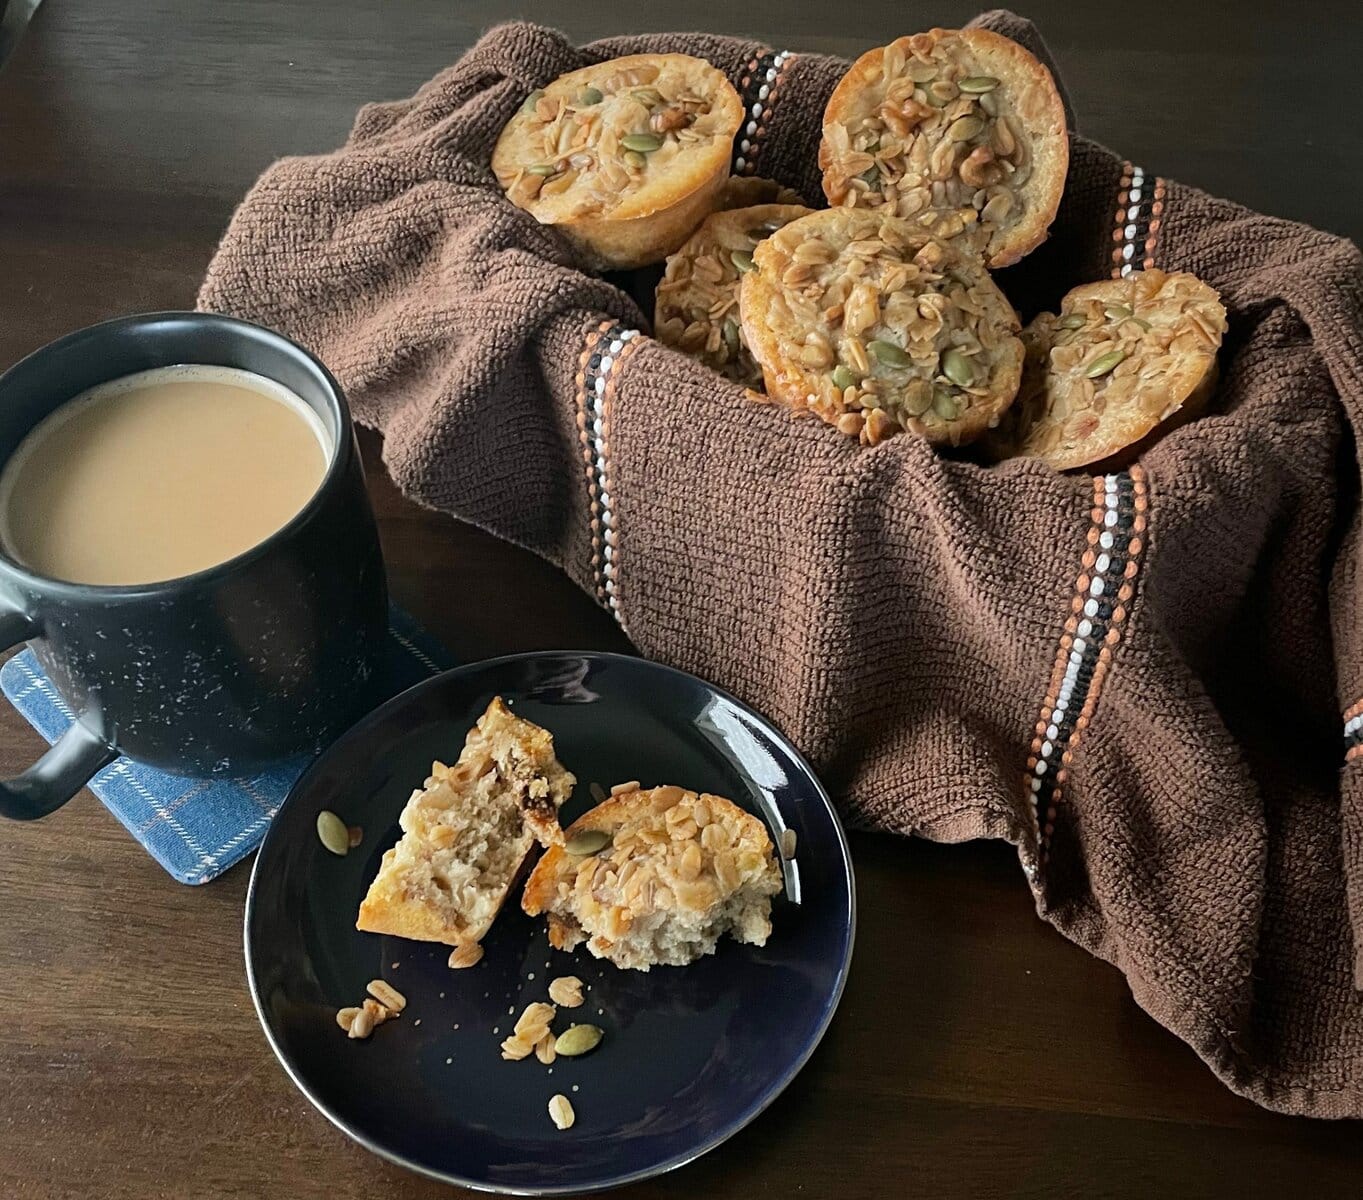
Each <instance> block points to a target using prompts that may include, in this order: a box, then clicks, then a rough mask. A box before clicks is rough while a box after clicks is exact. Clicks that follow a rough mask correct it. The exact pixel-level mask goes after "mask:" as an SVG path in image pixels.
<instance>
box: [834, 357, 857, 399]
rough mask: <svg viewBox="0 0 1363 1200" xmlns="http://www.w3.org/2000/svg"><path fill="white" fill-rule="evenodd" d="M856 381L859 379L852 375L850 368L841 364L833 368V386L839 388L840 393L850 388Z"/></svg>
mask: <svg viewBox="0 0 1363 1200" xmlns="http://www.w3.org/2000/svg"><path fill="white" fill-rule="evenodd" d="M856 381H857V377H856V376H855V375H853V374H852V372H851V370H850V369H849V368H847V367H844V366H843V365H842V364H841V363H839V364H838V365H837V366H836V367H834V368H833V386H834V387H835V388H837V389H838V391H840V392H841V391H843V390H845V389H846V388H850V387H851V386H852V385H853V384H854V383H856Z"/></svg>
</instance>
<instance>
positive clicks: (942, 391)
mask: <svg viewBox="0 0 1363 1200" xmlns="http://www.w3.org/2000/svg"><path fill="white" fill-rule="evenodd" d="M932 411H933V412H935V413H936V414H937V415H938V416H939V417H941V418H942V420H944V421H954V420H955V419H956V418H957V417H959V416H960V415H961V400H960V397H959V396H957V395H956V394H955V393H953V392H951V391H950V390H949V389H947V388H944V387H936V388H933V389H932Z"/></svg>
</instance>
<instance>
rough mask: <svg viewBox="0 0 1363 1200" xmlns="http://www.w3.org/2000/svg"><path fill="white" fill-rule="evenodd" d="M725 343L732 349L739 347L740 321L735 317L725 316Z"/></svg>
mask: <svg viewBox="0 0 1363 1200" xmlns="http://www.w3.org/2000/svg"><path fill="white" fill-rule="evenodd" d="M724 344H725V345H726V346H728V347H729V349H730V350H737V349H738V344H739V343H738V322H737V321H735V320H734V319H733V317H725V318H724Z"/></svg>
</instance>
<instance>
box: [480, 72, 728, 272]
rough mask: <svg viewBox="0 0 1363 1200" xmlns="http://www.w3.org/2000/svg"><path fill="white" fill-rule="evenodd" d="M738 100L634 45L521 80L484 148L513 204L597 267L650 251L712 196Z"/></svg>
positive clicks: (684, 230) (720, 181)
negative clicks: (527, 84) (523, 92)
mask: <svg viewBox="0 0 1363 1200" xmlns="http://www.w3.org/2000/svg"><path fill="white" fill-rule="evenodd" d="M742 119H743V104H742V101H741V100H739V98H738V93H737V92H735V91H734V89H733V87H732V86H731V85H730V83H729V81H728V80H727V79H726V78H725V77H724V76H723V75H722V74H721V73H720V72H719V71H717V70H715V68H714V67H712V66H711V65H710V64H709V63H707V62H705V61H704V60H703V59H699V58H692V57H691V56H690V55H686V54H636V55H631V56H630V57H628V58H616V59H611V60H609V61H608V62H604V63H599V64H597V65H596V66H591V67H583V68H582V69H581V70H579V71H571V72H569V73H568V74H567V75H561V76H559V78H558V79H556V80H554V82H553V83H551V84H549V86H548V87H546V88H544V89H543V90H542V91H537V92H532V93H531V94H530V95H529V96H527V97H526V100H525V103H524V104H523V105H522V106H521V109H520V111H519V112H517V114H516V115H515V116H514V117H512V118H511V120H510V122H508V124H507V126H506V128H505V129H504V130H502V135H501V137H500V138H499V139H498V141H497V146H496V148H495V149H494V150H493V152H492V170H493V172H494V173H495V174H496V176H497V181H498V182H499V183H500V184H501V185H502V187H503V189H504V190H505V191H506V194H507V197H508V198H509V199H510V200H511V202H512V203H513V204H516V205H518V206H519V207H521V208H524V209H526V210H527V211H528V212H530V213H531V214H532V215H533V216H534V218H535V219H536V220H537V221H539V222H540V223H541V224H544V225H554V226H557V227H558V229H559V230H560V231H561V232H562V233H563V234H564V235H565V236H566V237H568V238H569V239H570V240H571V241H572V242H574V243H575V244H576V245H577V246H578V248H579V249H580V250H581V251H582V252H583V254H584V256H585V257H586V258H587V259H588V260H589V261H590V262H591V263H592V265H594V266H598V267H617V268H623V267H638V266H643V265H644V264H645V263H650V262H657V261H658V260H659V259H661V258H663V257H665V256H666V255H668V254H670V253H671V252H672V251H673V250H675V249H676V248H677V247H678V246H680V245H681V244H682V242H684V241H685V240H686V238H687V237H688V236H689V235H690V234H691V231H692V230H693V229H695V227H696V226H697V225H698V224H700V222H701V220H702V218H704V216H705V215H706V214H707V213H708V212H710V211H711V210H712V209H713V208H714V206H715V200H716V198H717V196H718V195H719V191H720V189H721V187H722V186H723V185H724V181H725V180H726V179H727V178H728V175H729V157H730V154H731V151H732V146H733V138H734V134H735V133H736V132H737V131H738V126H739V123H740V122H741V121H742Z"/></svg>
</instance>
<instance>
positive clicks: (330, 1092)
mask: <svg viewBox="0 0 1363 1200" xmlns="http://www.w3.org/2000/svg"><path fill="white" fill-rule="evenodd" d="M494 695H500V696H502V697H504V698H505V699H506V700H507V702H508V703H510V704H511V705H512V707H513V708H514V709H515V711H516V712H517V713H519V714H520V715H522V716H524V717H528V718H529V719H530V720H532V721H535V722H537V723H539V724H541V725H543V726H544V727H545V728H546V729H549V730H550V731H551V732H552V733H553V735H554V742H555V745H556V748H557V750H558V754H559V757H560V759H561V760H562V762H563V763H564V765H565V766H567V767H568V769H569V770H571V771H572V772H573V773H574V774H576V775H577V778H578V786H577V788H576V790H575V792H574V794H573V798H572V799H571V800H570V801H569V803H568V805H567V806H566V807H565V809H564V814H563V816H564V823H565V824H566V823H567V821H568V819H570V818H572V817H574V816H576V815H577V814H578V813H580V812H582V811H583V810H584V809H586V808H588V807H590V806H591V804H592V803H593V801H592V799H591V795H590V791H589V785H590V784H591V783H592V782H596V783H599V784H601V785H603V786H604V787H605V788H606V789H607V790H609V788H610V786H611V785H612V784H614V783H618V782H621V781H623V780H628V779H638V780H641V781H642V782H643V783H644V785H645V786H651V785H653V784H661V783H673V784H680V785H681V786H683V787H688V788H692V789H695V790H698V791H710V792H715V793H717V794H719V795H723V796H728V797H730V798H731V799H733V800H734V801H736V802H737V803H739V804H741V805H744V806H745V807H747V808H749V809H750V810H751V811H753V812H755V813H758V814H759V815H762V816H763V817H764V819H766V820H767V822H768V825H769V826H770V827H771V828H772V830H773V836H777V835H779V832H780V831H781V830H782V829H784V828H790V829H793V830H794V831H795V834H796V855H795V859H794V861H793V862H790V863H786V864H784V867H785V869H786V894H785V895H784V896H779V897H777V899H776V901H775V904H774V908H773V913H772V923H773V927H774V928H773V932H772V936H771V938H770V940H769V941H768V943H767V945H766V946H765V947H763V948H761V949H758V948H756V947H753V946H741V945H738V944H737V943H734V942H732V941H729V940H727V939H726V940H725V941H723V942H721V943H720V948H719V951H718V952H717V953H716V954H714V955H712V956H710V957H707V958H705V959H703V960H702V961H700V962H698V963H695V964H693V965H691V966H689V967H655V968H654V969H653V970H652V971H650V972H648V973H644V972H639V971H620V970H617V969H616V968H615V967H613V966H611V965H610V964H608V963H602V962H599V961H598V960H596V959H594V958H592V957H591V955H590V954H588V953H587V951H586V950H585V948H581V949H579V950H578V951H576V952H574V953H572V954H562V953H559V952H558V951H554V950H551V949H550V948H549V944H548V941H547V940H546V936H545V931H544V926H543V923H542V922H539V921H531V920H530V919H529V918H528V917H526V916H525V915H524V914H523V913H522V912H521V911H520V908H519V905H518V903H517V901H516V898H515V897H514V895H513V898H512V899H511V900H509V901H508V903H507V906H506V908H505V909H504V910H503V912H502V915H501V916H500V917H499V918H498V920H497V923H496V925H495V926H494V927H493V929H492V932H491V934H490V935H489V936H488V938H487V940H486V941H485V943H484V947H485V949H486V955H485V957H484V958H483V961H482V962H481V963H479V964H478V965H477V966H476V967H474V968H472V969H470V970H463V971H451V970H450V969H449V968H448V966H447V965H446V961H445V960H446V958H447V957H448V950H447V949H446V948H443V947H440V946H434V945H429V944H426V943H421V942H409V941H404V940H403V939H401V938H392V937H385V936H379V935H375V934H367V933H359V932H357V931H356V929H355V912H356V910H357V908H358V907H359V903H360V899H361V898H362V897H363V895H364V892H365V889H366V888H367V887H368V885H369V883H370V881H371V880H372V879H373V878H374V875H375V873H376V872H377V870H378V866H379V858H380V856H381V855H382V854H383V852H384V851H385V850H387V849H388V847H390V846H391V845H393V843H394V842H395V841H396V840H397V836H398V832H399V831H398V828H397V818H398V813H399V812H400V811H401V810H402V806H403V804H404V803H405V802H406V800H407V797H408V796H409V795H410V793H411V791H412V789H413V788H414V787H417V786H420V784H421V782H422V780H423V779H424V778H425V777H426V774H427V773H428V771H429V769H430V764H431V760H432V759H436V758H438V759H441V760H443V761H447V762H448V761H452V760H453V759H454V758H455V757H456V756H457V755H458V753H459V748H460V746H461V745H462V744H463V737H464V734H465V732H466V731H467V730H468V728H469V727H470V726H471V725H472V724H473V722H474V721H475V720H476V718H477V717H478V715H479V714H480V713H481V712H482V710H483V709H484V707H486V705H487V703H488V701H489V700H490V699H491V698H492V697H493V696H494ZM324 808H327V809H331V810H333V811H334V812H336V813H338V814H339V815H340V816H341V817H342V818H344V819H345V821H346V822H347V823H348V824H351V825H359V826H361V827H362V828H363V830H364V841H363V842H362V844H361V845H360V847H359V848H358V849H356V850H352V851H351V852H350V854H348V855H347V856H346V857H344V858H337V857H335V856H334V855H332V854H330V853H329V852H328V851H327V850H325V849H324V848H323V847H322V845H321V844H320V842H319V841H318V839H317V833H316V819H317V814H318V812H319V811H320V810H322V809H324ZM854 909H855V893H854V888H853V883H852V867H851V863H850V861H849V859H848V855H847V842H846V839H845V838H844V836H843V832H842V828H841V826H840V825H839V823H838V819H837V817H836V816H835V815H834V812H833V808H832V805H831V804H830V803H829V800H828V796H827V794H826V793H825V792H824V790H823V788H822V786H821V785H820V784H819V782H818V780H817V779H816V778H815V777H814V775H813V773H812V772H811V771H810V769H809V766H808V765H807V764H806V763H805V761H804V760H803V759H802V758H801V757H800V755H799V754H798V753H797V752H796V750H795V749H794V747H792V746H791V744H790V743H789V742H787V741H786V739H785V738H784V737H782V736H781V735H780V734H779V733H778V732H777V731H776V730H775V729H773V728H772V727H771V725H769V724H768V723H767V722H766V721H764V720H763V719H762V718H761V717H759V716H758V715H757V714H756V713H754V712H753V711H752V710H751V709H749V708H747V707H746V706H744V705H742V704H740V703H739V702H738V701H737V700H735V699H733V698H732V697H730V696H727V695H725V694H724V693H723V692H721V691H719V690H717V689H716V688H713V687H711V686H710V685H709V684H706V683H703V682H702V681H701V680H699V679H696V678H694V677H692V676H690V675H686V674H684V673H682V672H680V671H675V670H672V669H670V668H668V667H662V666H659V665H658V664H656V663H650V662H647V661H646V660H644V659H639V658H630V657H626V656H623V655H615V654H581V653H567V652H561V653H551V654H528V655H516V656H513V657H510V658H500V659H493V660H491V661H489V662H482V663H476V664H474V665H472V666H468V667H462V668H459V669H457V670H454V671H447V672H446V673H445V674H443V675H439V676H437V677H436V678H434V679H431V680H428V681H427V682H425V683H421V684H418V685H417V686H416V687H414V688H412V689H411V690H410V691H407V692H404V693H403V694H402V695H401V696H398V697H397V698H396V699H394V700H391V701H389V702H388V703H387V704H385V705H384V706H383V707H382V708H380V709H378V710H376V711H375V712H374V713H372V714H370V716H368V717H367V718H365V719H364V720H363V721H361V722H360V723H359V724H358V725H357V726H355V728H354V729H352V730H351V731H350V732H349V733H347V734H346V735H345V736H344V737H343V738H341V740H340V741H338V742H337V743H336V744H335V745H334V746H332V747H331V749H329V750H328V751H327V752H326V753H325V754H323V755H322V756H321V757H320V758H319V759H318V760H317V761H316V762H315V763H314V764H313V765H312V767H310V768H309V769H308V771H307V772H306V773H305V774H304V775H303V777H302V778H301V779H300V780H299V781H298V783H297V784H296V785H295V787H294V789H293V791H292V792H291V793H290V794H289V797H288V799H287V800H286V801H285V802H284V805H283V807H282V808H281V809H280V811H279V815H278V816H276V817H275V819H274V823H273V824H272V826H271V828H270V832H269V834H268V836H267V837H266V838H265V841H264V844H263V845H262V846H261V848H260V853H259V855H258V857H257V858H256V864H255V870H254V872H253V874H252V876H251V888H250V892H249V894H248V896H247V900H246V968H247V974H248V977H249V981H250V986H251V994H252V997H253V998H254V1000H255V1004H256V1010H257V1012H258V1013H259V1014H260V1020H261V1023H262V1024H263V1025H264V1027H265V1033H266V1036H267V1037H268V1038H269V1040H270V1045H271V1046H272V1047H273V1048H274V1052H275V1054H277V1055H278V1056H279V1061H280V1062H281V1063H283V1064H284V1069H285V1070H286V1071H288V1073H289V1075H290V1077H291V1078H292V1079H293V1081H294V1082H295V1083H296V1084H297V1085H298V1087H299V1088H300V1089H302V1091H303V1093H304V1095H306V1096H307V1098H308V1099H309V1100H311V1101H312V1103H313V1104H315V1105H316V1106H317V1107H318V1108H319V1109H320V1110H321V1111H322V1112H323V1113H324V1114H325V1115H326V1116H327V1118H328V1119H329V1120H331V1121H332V1122H333V1123H334V1124H335V1125H337V1126H339V1127H340V1128H341V1129H342V1130H344V1131H345V1132H346V1133H347V1134H349V1135H350V1136H351V1137H352V1138H354V1139H355V1140H356V1141H358V1142H359V1143H361V1144H362V1145H364V1146H366V1147H368V1148H369V1149H370V1150H373V1151H374V1152H375V1153H378V1154H381V1155H383V1156H385V1157H386V1158H390V1159H392V1160H393V1161H394V1162H397V1163H401V1164H402V1165H403V1166H406V1167H409V1168H411V1169H412V1170H414V1171H419V1172H421V1173H423V1174H426V1175H431V1176H434V1177H436V1178H438V1179H443V1180H446V1181H448V1182H450V1183H456V1184H461V1185H463V1186H465V1187H471V1188H479V1189H486V1190H495V1191H502V1192H511V1193H516V1194H520V1195H539V1196H548V1195H564V1194H568V1193H573V1192H584V1191H596V1190H600V1189H604V1188H609V1187H616V1186H618V1185H621V1184H625V1183H630V1182H634V1181H637V1180H640V1179H644V1178H647V1177H649V1176H651V1175H656V1174H658V1173H660V1172H662V1171H666V1170H669V1169H671V1168H673V1167H676V1166H680V1165H681V1164H682V1163H685V1162H689V1161H690V1160H691V1159H693V1158H695V1157H697V1156H698V1155H701V1154H704V1153H705V1152H706V1151H707V1150H710V1149H712V1148H713V1147H715V1146H717V1145H719V1143H720V1142H722V1141H724V1140H725V1139H726V1138H728V1137H730V1136H732V1135H733V1134H734V1133H736V1132H737V1131H738V1130H739V1129H741V1128H742V1127H743V1126H744V1125H746V1124H747V1123H748V1122H749V1121H751V1120H752V1119H753V1118H754V1117H755V1116H757V1115H758V1113H760V1112H761V1111H762V1110H763V1109H764V1108H766V1107H767V1105H768V1104H770V1103H771V1102H772V1100H774V1099H775V1098H776V1096H777V1095H778V1094H779V1093H780V1091H781V1090H782V1089H783V1088H784V1087H785V1086H786V1084H788V1083H789V1082H790V1081H791V1079H793V1078H794V1076H795V1074H796V1072H798V1071H799V1069H800V1068H801V1067H802V1066H803V1065H804V1063H805V1061H806V1060H807V1059H808V1058H809V1056H810V1054H811V1053H812V1052H813V1050H814V1047H815V1046H816V1045H817V1044H818V1042H819V1039H820V1038H821V1037H822V1036H823V1032H824V1030H825V1029H826V1028H827V1026H828V1022H829V1021H830V1020H831V1019H832V1016H833V1010H834V1009H835V1008H836V1007H837V1003H838V999H839V997H840V996H841V994H842V989H843V983H844V981H845V980H846V977H847V968H848V963H849V961H850V959H851V954H852V932H853V924H854ZM558 975H577V976H578V977H579V978H581V979H582V980H583V981H584V982H585V983H586V984H587V985H588V991H587V993H586V996H587V1002H586V1004H585V1005H584V1006H583V1007H581V1008H578V1009H574V1010H569V1011H563V1012H561V1013H560V1017H559V1020H558V1021H557V1022H556V1025H555V1027H556V1028H564V1027H566V1026H567V1025H568V1024H569V1023H570V1022H587V1021H589V1022H592V1023H594V1024H597V1025H600V1026H601V1027H602V1028H603V1029H604V1030H605V1031H606V1037H605V1040H604V1042H603V1043H602V1045H601V1046H600V1048H599V1049H597V1050H596V1051H595V1052H593V1053H592V1054H590V1055H588V1056H586V1057H585V1058H581V1059H562V1058H561V1059H559V1060H558V1061H557V1062H556V1063H555V1064H554V1065H553V1066H552V1067H545V1066H544V1065H543V1064H541V1063H539V1062H538V1061H536V1060H535V1059H534V1058H530V1059H527V1060H524V1061H522V1062H506V1061H503V1059H502V1058H501V1052H500V1048H499V1044H500V1042H501V1040H502V1039H503V1038H504V1037H506V1036H508V1035H509V1033H510V1031H511V1026H512V1025H513V1023H514V1022H515V1019H516V1016H517V1015H519V1014H520V1012H521V1010H522V1009H523V1008H524V1007H525V1005H526V1004H528V1003H530V1002H531V1001H532V1000H543V999H545V998H546V996H545V989H546V987H547V985H548V983H549V981H550V979H552V978H554V977H555V976H558ZM380 976H381V977H383V978H385V979H387V980H389V981H390V982H391V983H392V984H393V985H394V986H395V987H397V988H398V990H399V991H401V992H402V993H403V994H404V995H405V996H406V997H407V1008H406V1011H405V1012H404V1013H403V1014H402V1016H401V1018H399V1019H398V1020H395V1021H390V1022H389V1023H387V1024H386V1025H383V1026H382V1027H380V1028H379V1029H377V1030H375V1032H374V1034H373V1036H372V1037H371V1038H370V1039H369V1040H368V1041H363V1042H359V1041H350V1040H348V1039H347V1038H346V1036H345V1033H344V1032H343V1031H342V1030H341V1029H340V1028H339V1027H338V1026H337V1024H336V1020H335V1014H336V1010H337V1009H338V1008H341V1007H343V1006H345V1005H353V1004H358V1003H359V1002H360V1001H361V1000H362V999H363V998H364V995H365V985H366V984H367V983H368V981H369V980H371V979H374V978H377V977H380ZM556 1092H562V1093H563V1094H564V1095H566V1096H568V1097H569V1099H571V1101H572V1103H573V1107H574V1108H575V1109H576V1112H577V1122H576V1124H575V1125H573V1127H572V1128H571V1129H569V1130H567V1131H563V1132H560V1131H559V1130H557V1129H555V1127H554V1125H553V1124H552V1122H551V1121H550V1119H549V1115H548V1108H547V1106H548V1102H549V1098H550V1096H552V1095H554V1093H556Z"/></svg>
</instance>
